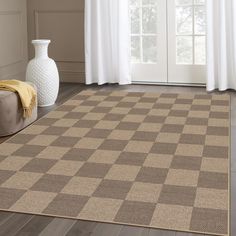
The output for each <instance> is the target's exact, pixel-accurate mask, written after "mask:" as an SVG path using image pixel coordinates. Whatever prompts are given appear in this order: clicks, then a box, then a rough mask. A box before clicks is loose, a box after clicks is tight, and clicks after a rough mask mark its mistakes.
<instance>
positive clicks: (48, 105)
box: [38, 102, 55, 107]
mask: <svg viewBox="0 0 236 236" xmlns="http://www.w3.org/2000/svg"><path fill="white" fill-rule="evenodd" d="M53 105H55V102H54V103H50V104H45V105H38V107H50V106H53Z"/></svg>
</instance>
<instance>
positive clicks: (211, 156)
mask: <svg viewBox="0 0 236 236" xmlns="http://www.w3.org/2000/svg"><path fill="white" fill-rule="evenodd" d="M229 128H230V98H229V96H228V95H201V94H172V93H162V94H158V93H132V92H130V93H129V92H119V91H118V92H116V91H108V92H107V91H93V90H85V91H83V92H81V93H80V94H78V95H76V96H75V97H74V98H72V99H70V100H69V101H67V102H66V103H65V104H64V105H62V106H60V107H59V108H57V109H56V110H55V111H52V112H51V113H49V114H48V115H46V116H45V117H44V118H42V119H40V120H39V121H37V122H36V123H34V124H33V125H31V126H30V127H28V128H27V129H25V130H23V131H22V132H20V133H19V134H17V135H15V136H14V137H13V138H11V139H9V140H8V141H7V142H5V143H3V144H1V145H0V209H2V210H6V211H13V212H23V213H33V214H42V215H50V216H58V217H68V218H75V219H83V220H93V221H100V222H109V223H119V224H127V225H137V226H145V227H153V228H162V229H170V230H180V231H188V232H199V233H209V234H214V235H227V234H228V229H229V227H228V225H229V195H230V194H229V174H230V173H229V159H230V158H229V157H230V154H229V146H230V143H229V140H230V134H229V130H230V129H229Z"/></svg>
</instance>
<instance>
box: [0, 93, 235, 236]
mask: <svg viewBox="0 0 236 236" xmlns="http://www.w3.org/2000/svg"><path fill="white" fill-rule="evenodd" d="M83 91H95V92H96V91H97V90H94V89H91V88H86V89H84V90H82V91H80V92H79V93H77V94H75V95H74V96H71V97H70V98H69V99H67V100H66V101H65V102H63V103H62V104H60V105H59V106H57V107H55V109H53V110H51V111H50V112H53V111H55V110H56V109H57V108H59V107H61V106H63V105H64V104H65V103H66V102H67V101H69V100H71V99H72V100H73V98H74V97H76V96H77V95H79V94H80V93H82V92H83ZM101 91H102V92H103V90H101ZM104 92H106V91H104ZM109 92H112V91H110V90H109ZM116 92H126V93H151V94H161V93H162V92H159V91H158V92H141V91H138V92H135V91H127V90H118V91H116ZM163 93H166V92H163ZM170 93H173V94H178V93H177V92H170ZM184 94H186V95H188V94H189V95H192V93H190V92H185V93H184ZM197 94H201V93H197ZM213 95H214V94H213ZM216 95H217V96H221V95H222V94H216ZM227 96H228V97H229V119H230V122H229V123H230V126H229V144H230V145H229V151H228V155H229V156H228V192H229V194H228V232H227V234H216V233H207V232H202V231H193V230H183V229H178V228H175V229H172V228H162V227H153V226H149V225H138V224H131V223H119V222H113V221H105V220H104V221H99V220H93V219H83V218H76V217H70V216H58V215H53V214H45V213H35V212H32V213H31V212H22V211H12V210H6V209H2V208H0V211H3V212H12V213H20V214H27V215H36V216H49V217H55V218H60V219H71V220H81V221H89V222H96V223H106V224H114V225H125V226H133V227H142V228H147V229H160V230H169V231H178V232H184V233H197V234H203V235H206V236H207V235H209V236H211V235H212V236H230V235H231V159H232V158H231V144H232V142H231V125H232V119H231V114H232V111H231V95H230V94H227ZM50 112H48V113H47V114H45V115H43V116H42V117H40V118H39V119H37V120H35V121H34V122H33V123H31V124H29V125H28V126H26V127H24V128H23V129H22V130H20V131H19V132H17V133H16V134H14V135H11V137H10V138H9V139H7V140H5V141H4V142H3V143H6V142H7V141H8V140H11V139H12V138H14V137H15V136H16V135H18V134H20V133H21V132H22V131H23V130H25V129H26V128H28V127H30V126H32V125H34V123H36V122H37V121H39V120H41V119H43V118H45V117H46V116H47V115H48V114H49V113H50ZM5 137H7V136H5ZM3 143H0V145H1V144H3Z"/></svg>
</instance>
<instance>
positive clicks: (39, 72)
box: [26, 40, 59, 107]
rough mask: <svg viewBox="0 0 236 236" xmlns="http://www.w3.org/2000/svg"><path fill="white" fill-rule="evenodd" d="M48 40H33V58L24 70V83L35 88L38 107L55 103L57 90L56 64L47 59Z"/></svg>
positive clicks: (57, 75)
mask: <svg viewBox="0 0 236 236" xmlns="http://www.w3.org/2000/svg"><path fill="white" fill-rule="evenodd" d="M50 42H51V41H50V40H33V41H32V44H33V45H34V47H35V58H34V59H32V60H31V61H30V62H29V64H28V66H27V70H26V81H30V82H32V83H34V84H35V85H36V86H37V92H38V106H40V107H46V106H51V105H53V104H54V103H55V101H56V99H57V96H58V90H59V73H58V69H57V66H56V63H55V61H54V60H53V59H51V58H49V57H48V46H49V43H50Z"/></svg>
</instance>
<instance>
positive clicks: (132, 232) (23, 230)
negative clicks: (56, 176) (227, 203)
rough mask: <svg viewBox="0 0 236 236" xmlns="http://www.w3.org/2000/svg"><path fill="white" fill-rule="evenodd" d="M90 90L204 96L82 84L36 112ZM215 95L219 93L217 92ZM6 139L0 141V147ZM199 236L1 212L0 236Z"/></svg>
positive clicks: (64, 87) (235, 118) (234, 134)
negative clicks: (54, 102)
mask: <svg viewBox="0 0 236 236" xmlns="http://www.w3.org/2000/svg"><path fill="white" fill-rule="evenodd" d="M87 88H91V89H96V90H98V89H101V90H127V91H151V92H170V93H172V92H177V93H182V92H183V93H184V92H186V93H189V92H190V93H193V92H198V93H206V91H205V88H199V87H198V88H196V87H171V86H155V85H153V86H150V85H128V86H118V85H106V86H101V87H98V86H95V85H93V86H85V85H81V84H61V87H60V92H59V97H58V100H57V102H56V104H55V105H54V106H51V107H48V108H39V111H38V118H41V117H42V116H44V115H45V114H47V113H48V112H50V111H51V110H53V109H55V108H56V107H57V106H59V105H60V104H62V103H64V102H65V101H66V100H68V99H69V98H70V97H72V96H74V95H75V94H77V93H78V92H80V91H82V90H84V89H87ZM216 93H218V92H216ZM227 93H229V94H230V95H231V143H232V145H231V222H235V221H236V202H235V201H234V200H235V199H236V145H234V143H236V93H235V92H233V91H229V92H227ZM7 138H9V137H7ZM7 138H0V143H1V142H4V141H5V140H6V139H7ZM36 235H40V236H197V235H198V236H200V235H203V234H191V233H184V232H176V231H168V230H158V229H148V228H142V227H131V226H124V225H113V224H105V223H98V222H90V221H81V220H70V219H62V218H55V217H48V216H37V215H27V214H18V213H10V212H3V211H0V236H36ZM231 235H232V236H234V235H236V224H234V223H232V224H231Z"/></svg>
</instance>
